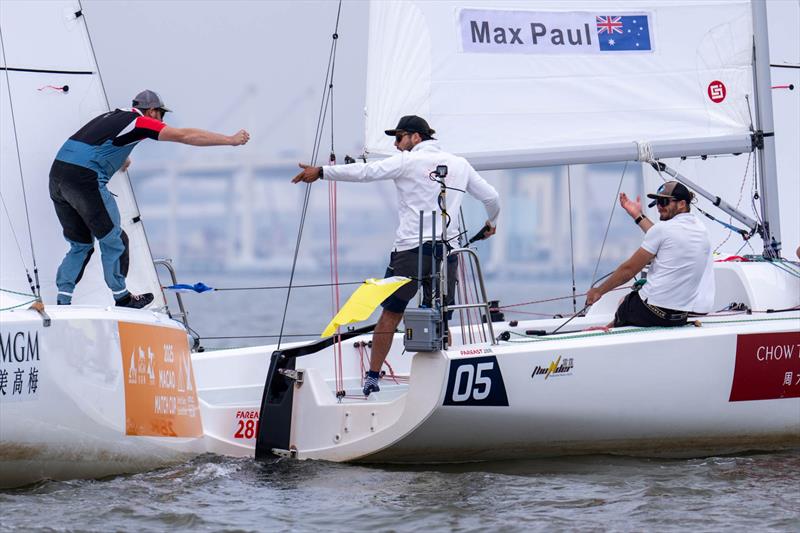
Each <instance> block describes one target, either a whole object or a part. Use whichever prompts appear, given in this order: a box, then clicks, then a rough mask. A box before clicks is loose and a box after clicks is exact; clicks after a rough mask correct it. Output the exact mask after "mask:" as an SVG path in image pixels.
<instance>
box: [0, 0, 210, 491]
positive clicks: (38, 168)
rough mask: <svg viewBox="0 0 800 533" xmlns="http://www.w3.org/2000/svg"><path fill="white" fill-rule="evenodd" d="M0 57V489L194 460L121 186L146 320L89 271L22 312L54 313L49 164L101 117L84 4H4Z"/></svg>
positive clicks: (184, 366)
mask: <svg viewBox="0 0 800 533" xmlns="http://www.w3.org/2000/svg"><path fill="white" fill-rule="evenodd" d="M0 47H2V54H1V55H0V57H1V58H2V63H1V64H0V95H1V96H0V102H1V106H2V108H1V109H0V128H1V130H0V133H1V135H0V142H1V143H2V146H1V147H0V154H1V157H0V175H1V176H2V179H0V194H1V195H2V213H0V243H2V254H0V349H2V355H1V356H0V487H7V486H17V485H21V484H25V483H30V482H33V481H37V480H40V479H44V478H57V479H65V478H73V477H97V476H104V475H109V474H117V473H123V472H136V471H141V470H144V469H149V468H154V467H158V466H162V465H164V464H168V463H171V462H177V461H181V460H184V459H185V458H187V457H191V456H193V455H195V454H197V453H202V452H204V451H205V446H204V441H203V425H202V421H201V415H200V407H199V400H198V398H197V389H196V384H195V382H194V376H193V371H192V363H191V356H190V346H189V341H188V338H187V334H186V331H185V329H184V327H183V325H182V324H180V323H179V322H176V321H175V320H172V319H171V318H170V317H169V316H168V315H167V314H165V313H164V309H165V308H164V305H165V301H164V297H163V294H162V292H161V290H160V284H159V281H158V277H157V275H156V271H155V266H154V264H153V258H152V257H151V255H150V249H149V247H148V245H147V240H146V237H145V234H144V230H143V227H142V224H141V221H140V220H139V212H138V209H137V207H136V202H135V200H134V197H133V193H132V190H131V187H130V183H129V182H128V179H127V176H126V175H124V174H122V173H118V174H117V175H116V176H114V178H113V179H112V180H111V182H110V184H109V189H110V190H112V191H113V192H114V193H115V195H116V196H117V202H118V205H119V208H120V212H121V217H122V227H123V229H124V231H125V232H126V233H127V234H128V236H129V241H130V262H131V264H130V272H129V275H128V278H127V280H128V286H129V287H130V289H131V290H132V291H134V292H152V293H154V294H155V297H156V302H155V304H154V306H153V307H154V308H155V309H156V311H151V310H143V311H136V310H129V309H120V308H116V307H113V299H112V297H111V294H110V292H109V290H108V288H107V287H106V285H105V283H104V281H103V275H102V272H101V269H100V262H99V261H97V260H95V261H91V262H90V263H89V265H88V267H87V269H86V272H85V274H84V276H83V279H82V280H81V282H80V284H79V285H78V287H77V289H76V291H75V295H74V299H73V305H72V306H68V307H57V306H55V305H52V306H50V305H48V306H46V307H45V308H44V310H43V311H42V312H41V313H40V312H39V311H36V310H34V309H31V304H32V303H33V302H34V301H36V300H39V299H41V300H43V301H45V302H55V293H56V288H55V283H54V280H55V272H56V268H57V267H58V265H59V263H60V262H61V259H62V257H63V255H64V253H65V251H66V249H67V246H66V243H65V242H64V241H63V239H62V238H61V235H60V225H59V223H58V221H57V219H56V216H55V212H54V209H53V206H52V202H51V200H50V197H49V192H48V173H49V168H50V164H51V163H52V160H53V157H54V154H55V153H56V152H57V151H58V148H59V147H60V145H61V143H63V141H64V140H65V139H66V138H68V137H69V136H70V135H71V134H72V133H74V132H75V131H76V130H77V129H78V128H79V127H81V126H82V125H83V124H84V123H86V122H87V121H88V120H90V119H91V118H93V117H95V116H97V115H99V114H100V113H102V112H105V111H107V110H108V109H109V108H108V103H107V100H106V97H105V93H104V89H103V86H102V80H101V78H100V75H99V73H98V69H97V64H96V61H95V57H94V53H93V49H92V46H91V41H90V39H89V34H88V31H87V27H86V22H85V17H84V16H83V14H82V11H81V5H80V2H78V1H74V0H66V1H64V0H52V1H41V2H2V3H0ZM95 256H96V257H99V252H98V253H96V254H95ZM29 277H30V281H29ZM40 285H41V286H40Z"/></svg>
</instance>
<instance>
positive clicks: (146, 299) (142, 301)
mask: <svg viewBox="0 0 800 533" xmlns="http://www.w3.org/2000/svg"><path fill="white" fill-rule="evenodd" d="M152 301H153V293H152V292H146V293H144V294H128V295H127V296H125V297H124V298H121V299H119V300H117V307H128V308H130V309H141V308H142V307H145V306H146V305H148V304H149V303H150V302H152Z"/></svg>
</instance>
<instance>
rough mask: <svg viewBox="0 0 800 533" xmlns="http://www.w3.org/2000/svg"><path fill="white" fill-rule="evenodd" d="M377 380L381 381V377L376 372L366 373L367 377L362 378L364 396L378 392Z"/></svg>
mask: <svg viewBox="0 0 800 533" xmlns="http://www.w3.org/2000/svg"><path fill="white" fill-rule="evenodd" d="M379 379H381V375H380V374H379V373H378V372H374V371H372V370H369V371H367V375H366V376H364V391H363V392H364V396H369V395H370V394H371V393H373V392H380V390H381V388H380V387H379V386H378V380H379Z"/></svg>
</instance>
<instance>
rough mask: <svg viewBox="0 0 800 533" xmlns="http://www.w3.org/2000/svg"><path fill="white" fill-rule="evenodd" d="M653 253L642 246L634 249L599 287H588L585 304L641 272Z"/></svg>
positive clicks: (591, 302) (590, 302)
mask: <svg viewBox="0 0 800 533" xmlns="http://www.w3.org/2000/svg"><path fill="white" fill-rule="evenodd" d="M654 257H655V254H651V253H650V252H648V251H647V250H645V249H644V248H639V249H638V250H636V251H635V252H634V253H633V255H632V256H630V258H628V260H627V261H625V262H624V263H622V264H621V265H620V266H618V267H617V269H616V270H615V271H614V273H613V274H611V276H610V277H609V278H608V279H607V280H605V281H604V282H603V283H602V284H601V285H600V286H599V287H595V288H593V289H589V291H588V292H587V293H586V305H592V304H593V303H595V302H596V301H597V300H599V299H600V297H601V296H603V295H604V294H605V293H607V292H608V291H610V290H613V289H616V288H617V287H619V286H620V285H622V284H623V283H625V282H626V281H628V280H630V279H631V278H632V277H633V276H635V275H636V273H637V272H641V270H642V269H643V268H644V266H645V265H646V264H647V263H649V262H650V261H652V260H653V258H654Z"/></svg>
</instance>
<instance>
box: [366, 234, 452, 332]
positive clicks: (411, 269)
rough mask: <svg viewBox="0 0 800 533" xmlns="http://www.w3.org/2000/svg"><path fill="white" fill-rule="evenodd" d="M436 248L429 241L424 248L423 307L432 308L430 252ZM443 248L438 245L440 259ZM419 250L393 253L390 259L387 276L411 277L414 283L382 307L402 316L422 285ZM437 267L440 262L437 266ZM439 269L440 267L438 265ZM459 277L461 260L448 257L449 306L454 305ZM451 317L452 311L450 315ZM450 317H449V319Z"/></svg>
mask: <svg viewBox="0 0 800 533" xmlns="http://www.w3.org/2000/svg"><path fill="white" fill-rule="evenodd" d="M432 250H433V246H432V245H431V243H430V242H426V243H424V244H423V245H422V278H421V279H422V281H423V284H422V305H423V306H425V307H430V306H431V301H432V297H431V295H432V294H433V293H432V292H431V252H432ZM441 252H442V246H441V245H437V247H436V255H437V257H441ZM418 257H419V247H417V248H413V249H411V250H403V251H401V252H392V253H391V255H390V256H389V266H388V267H387V268H386V276H385V277H387V278H388V277H391V276H405V277H407V278H411V282H409V283H406V284H405V285H403V286H402V287H400V288H399V289H397V291H396V292H395V293H394V294H392V295H391V296H389V297H388V298H386V299H385V300H384V301H383V303H382V304H381V306H383V308H384V309H386V310H387V311H391V312H393V313H402V312H403V311H405V310H406V307H407V306H408V302H410V301H411V299H412V298H414V296H416V294H417V290H418V288H419V285H418V283H417V278H419V273H418V272H417V270H418ZM437 265H438V263H437ZM437 269H438V266H437ZM457 275H458V258H457V257H455V256H450V257H448V258H447V305H453V304H454V303H455V301H456V276H457ZM435 294H437V295H438V294H439V287H438V286H437V287H436V292H435ZM449 315H452V311H451V312H450V313H449ZM448 318H449V316H448Z"/></svg>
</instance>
